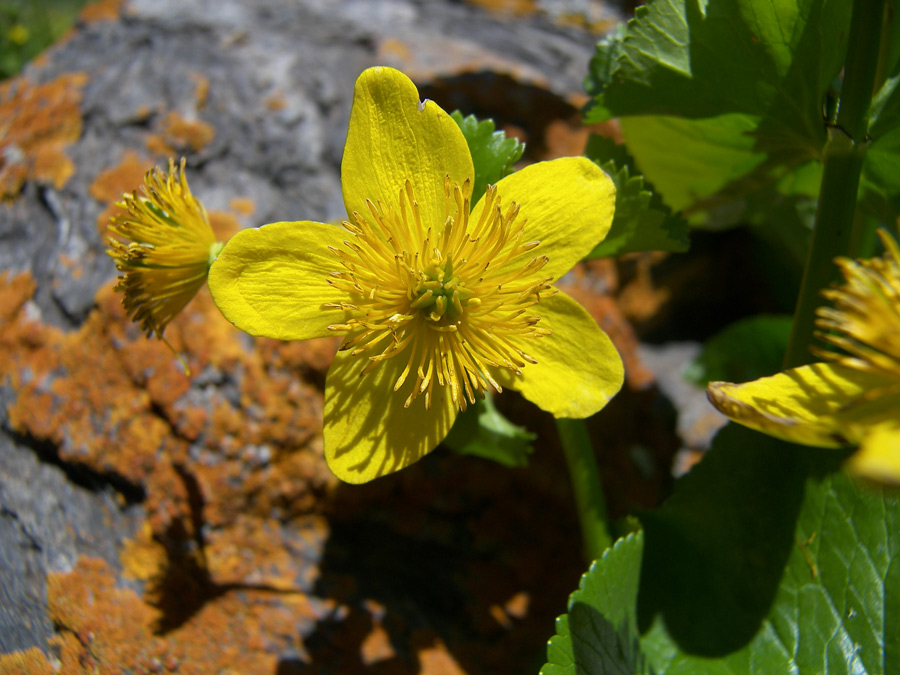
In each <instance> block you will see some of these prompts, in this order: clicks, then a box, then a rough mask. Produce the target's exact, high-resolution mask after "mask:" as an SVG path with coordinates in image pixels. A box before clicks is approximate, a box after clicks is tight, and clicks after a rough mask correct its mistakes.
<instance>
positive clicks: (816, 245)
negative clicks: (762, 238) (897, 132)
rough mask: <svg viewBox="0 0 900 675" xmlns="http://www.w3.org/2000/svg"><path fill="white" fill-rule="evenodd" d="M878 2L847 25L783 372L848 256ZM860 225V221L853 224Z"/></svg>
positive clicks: (857, 7) (859, 9) (880, 12)
mask: <svg viewBox="0 0 900 675" xmlns="http://www.w3.org/2000/svg"><path fill="white" fill-rule="evenodd" d="M883 18H884V0H856V2H854V3H853V14H852V16H851V19H850V34H849V40H848V43H847V60H846V62H845V65H844V82H843V86H842V91H841V103H840V108H839V110H838V118H837V127H836V128H831V129H829V130H828V141H827V142H826V144H825V149H824V151H823V159H822V162H823V172H822V183H821V187H820V190H819V204H818V208H817V209H816V221H815V227H814V228H813V234H812V240H811V242H810V247H809V254H808V256H807V259H806V270H805V271H804V273H803V282H802V283H801V286H800V297H799V298H798V300H797V308H796V310H795V311H794V324H793V328H792V330H791V338H790V342H789V343H788V349H787V353H786V354H785V357H784V366H785V368H794V367H796V366H800V365H803V364H805V363H809V362H810V361H811V360H812V356H811V354H810V352H809V347H810V345H811V344H812V341H813V333H814V331H815V312H816V308H817V307H819V306H820V305H821V304H822V299H821V296H820V293H821V292H822V289H824V288H826V287H827V286H828V285H829V284H830V283H831V282H833V281H834V280H835V279H836V278H837V267H836V266H835V265H834V258H835V257H837V256H840V255H847V254H848V253H850V242H851V241H852V240H854V239H856V240H859V239H861V236H860V235H859V234H857V235H853V225H854V220H855V219H854V214H855V212H856V197H857V192H858V190H859V176H860V172H861V171H862V164H863V159H864V158H865V153H866V145H867V143H868V140H867V138H866V134H867V130H868V112H869V104H870V103H871V101H872V88H873V86H874V82H875V72H876V70H877V68H878V53H879V42H880V37H881V23H882V20H883ZM856 222H858V223H861V222H864V219H862V218H860V219H856Z"/></svg>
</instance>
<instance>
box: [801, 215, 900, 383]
mask: <svg viewBox="0 0 900 675" xmlns="http://www.w3.org/2000/svg"><path fill="white" fill-rule="evenodd" d="M878 234H879V236H880V237H881V240H882V242H883V243H884V246H885V249H886V251H885V255H884V257H881V258H872V259H869V260H850V259H848V258H839V259H838V260H836V261H835V262H836V263H837V265H838V267H839V268H840V270H841V274H842V275H843V276H844V280H845V283H844V284H843V285H841V286H837V287H835V288H831V289H829V290H827V291H825V292H824V293H823V295H824V296H825V297H826V298H827V299H829V300H831V301H832V303H833V305H834V306H833V307H821V308H819V310H818V311H817V312H816V316H817V319H816V327H817V328H818V329H819V332H818V333H817V335H818V337H819V338H820V339H821V340H823V341H824V342H827V343H828V344H829V345H830V346H831V347H836V348H837V350H834V349H829V348H826V349H822V348H813V352H814V353H815V354H816V355H817V356H820V357H822V358H826V359H828V360H831V361H836V362H837V363H840V364H842V365H845V366H848V367H850V368H854V369H856V370H861V371H865V372H869V373H874V374H879V375H883V376H885V377H888V378H890V379H892V380H895V381H896V382H897V383H898V384H900V246H898V245H897V242H896V240H895V239H894V238H893V237H891V236H890V235H889V234H887V233H886V232H885V231H883V230H882V231H879V233H878ZM838 350H840V351H838Z"/></svg>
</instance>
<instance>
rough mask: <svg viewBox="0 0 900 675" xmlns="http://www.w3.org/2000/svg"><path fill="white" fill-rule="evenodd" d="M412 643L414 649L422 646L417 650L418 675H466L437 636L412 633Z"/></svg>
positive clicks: (428, 633) (425, 632)
mask: <svg viewBox="0 0 900 675" xmlns="http://www.w3.org/2000/svg"><path fill="white" fill-rule="evenodd" d="M412 643H413V647H414V648H415V647H416V646H417V645H422V646H421V647H419V649H418V656H419V663H420V664H421V665H420V669H419V673H420V675H425V674H426V673H427V675H466V671H465V670H463V669H462V667H460V665H459V663H458V662H457V661H456V659H454V658H453V656H452V655H451V654H450V652H449V651H448V650H447V646H446V645H445V644H444V641H443V640H441V639H440V638H439V637H438V636H437V635H434V634H431V633H430V632H428V631H421V632H418V633H414V634H413V636H412Z"/></svg>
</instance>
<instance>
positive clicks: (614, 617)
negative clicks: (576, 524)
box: [541, 532, 647, 675]
mask: <svg viewBox="0 0 900 675" xmlns="http://www.w3.org/2000/svg"><path fill="white" fill-rule="evenodd" d="M643 544H644V539H643V534H642V533H640V532H637V533H633V534H630V535H628V536H627V537H625V538H623V539H619V540H618V541H617V542H616V543H615V544H614V545H613V547H612V548H610V549H608V550H607V551H606V553H604V554H603V557H602V558H600V559H599V560H595V561H594V563H593V564H592V565H591V568H590V570H588V572H587V574H585V575H584V576H582V577H581V583H580V584H579V586H578V590H577V591H575V592H574V593H572V595H571V596H570V598H569V606H568V609H569V612H568V614H563V615H562V616H561V617H559V618H558V619H557V620H556V635H554V636H553V637H552V638H551V639H550V642H549V644H548V645H547V663H546V664H545V665H544V667H543V668H541V675H589V674H593V673H610V674H613V673H621V674H622V675H635V674H637V673H644V672H646V670H647V669H646V666H645V663H644V658H643V656H642V655H641V653H640V648H639V645H638V639H637V623H636V611H635V606H636V602H637V593H638V580H639V576H640V567H641V553H642V550H643Z"/></svg>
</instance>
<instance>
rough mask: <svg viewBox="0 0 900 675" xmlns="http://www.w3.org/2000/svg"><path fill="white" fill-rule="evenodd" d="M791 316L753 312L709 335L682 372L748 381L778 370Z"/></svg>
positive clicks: (705, 379)
mask: <svg viewBox="0 0 900 675" xmlns="http://www.w3.org/2000/svg"><path fill="white" fill-rule="evenodd" d="M791 323H792V319H791V317H790V316H753V317H750V318H747V319H741V320H740V321H736V322H735V323H733V324H731V325H730V326H728V327H727V328H725V329H724V330H722V331H721V332H719V333H718V334H716V335H714V336H713V337H712V338H710V339H709V340H708V341H707V342H706V344H705V345H704V346H703V351H702V352H701V353H700V355H699V356H698V357H697V359H696V360H695V361H694V363H692V364H691V366H690V367H689V368H688V370H687V372H686V373H685V375H686V376H687V377H688V378H689V379H691V380H693V381H694V382H697V383H698V384H703V385H705V384H706V383H707V382H711V381H725V382H749V381H750V380H756V379H758V378H760V377H766V376H768V375H773V374H774V373H777V372H778V371H779V370H781V362H782V360H783V358H784V352H785V350H786V349H787V344H788V339H789V338H790V334H791Z"/></svg>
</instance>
